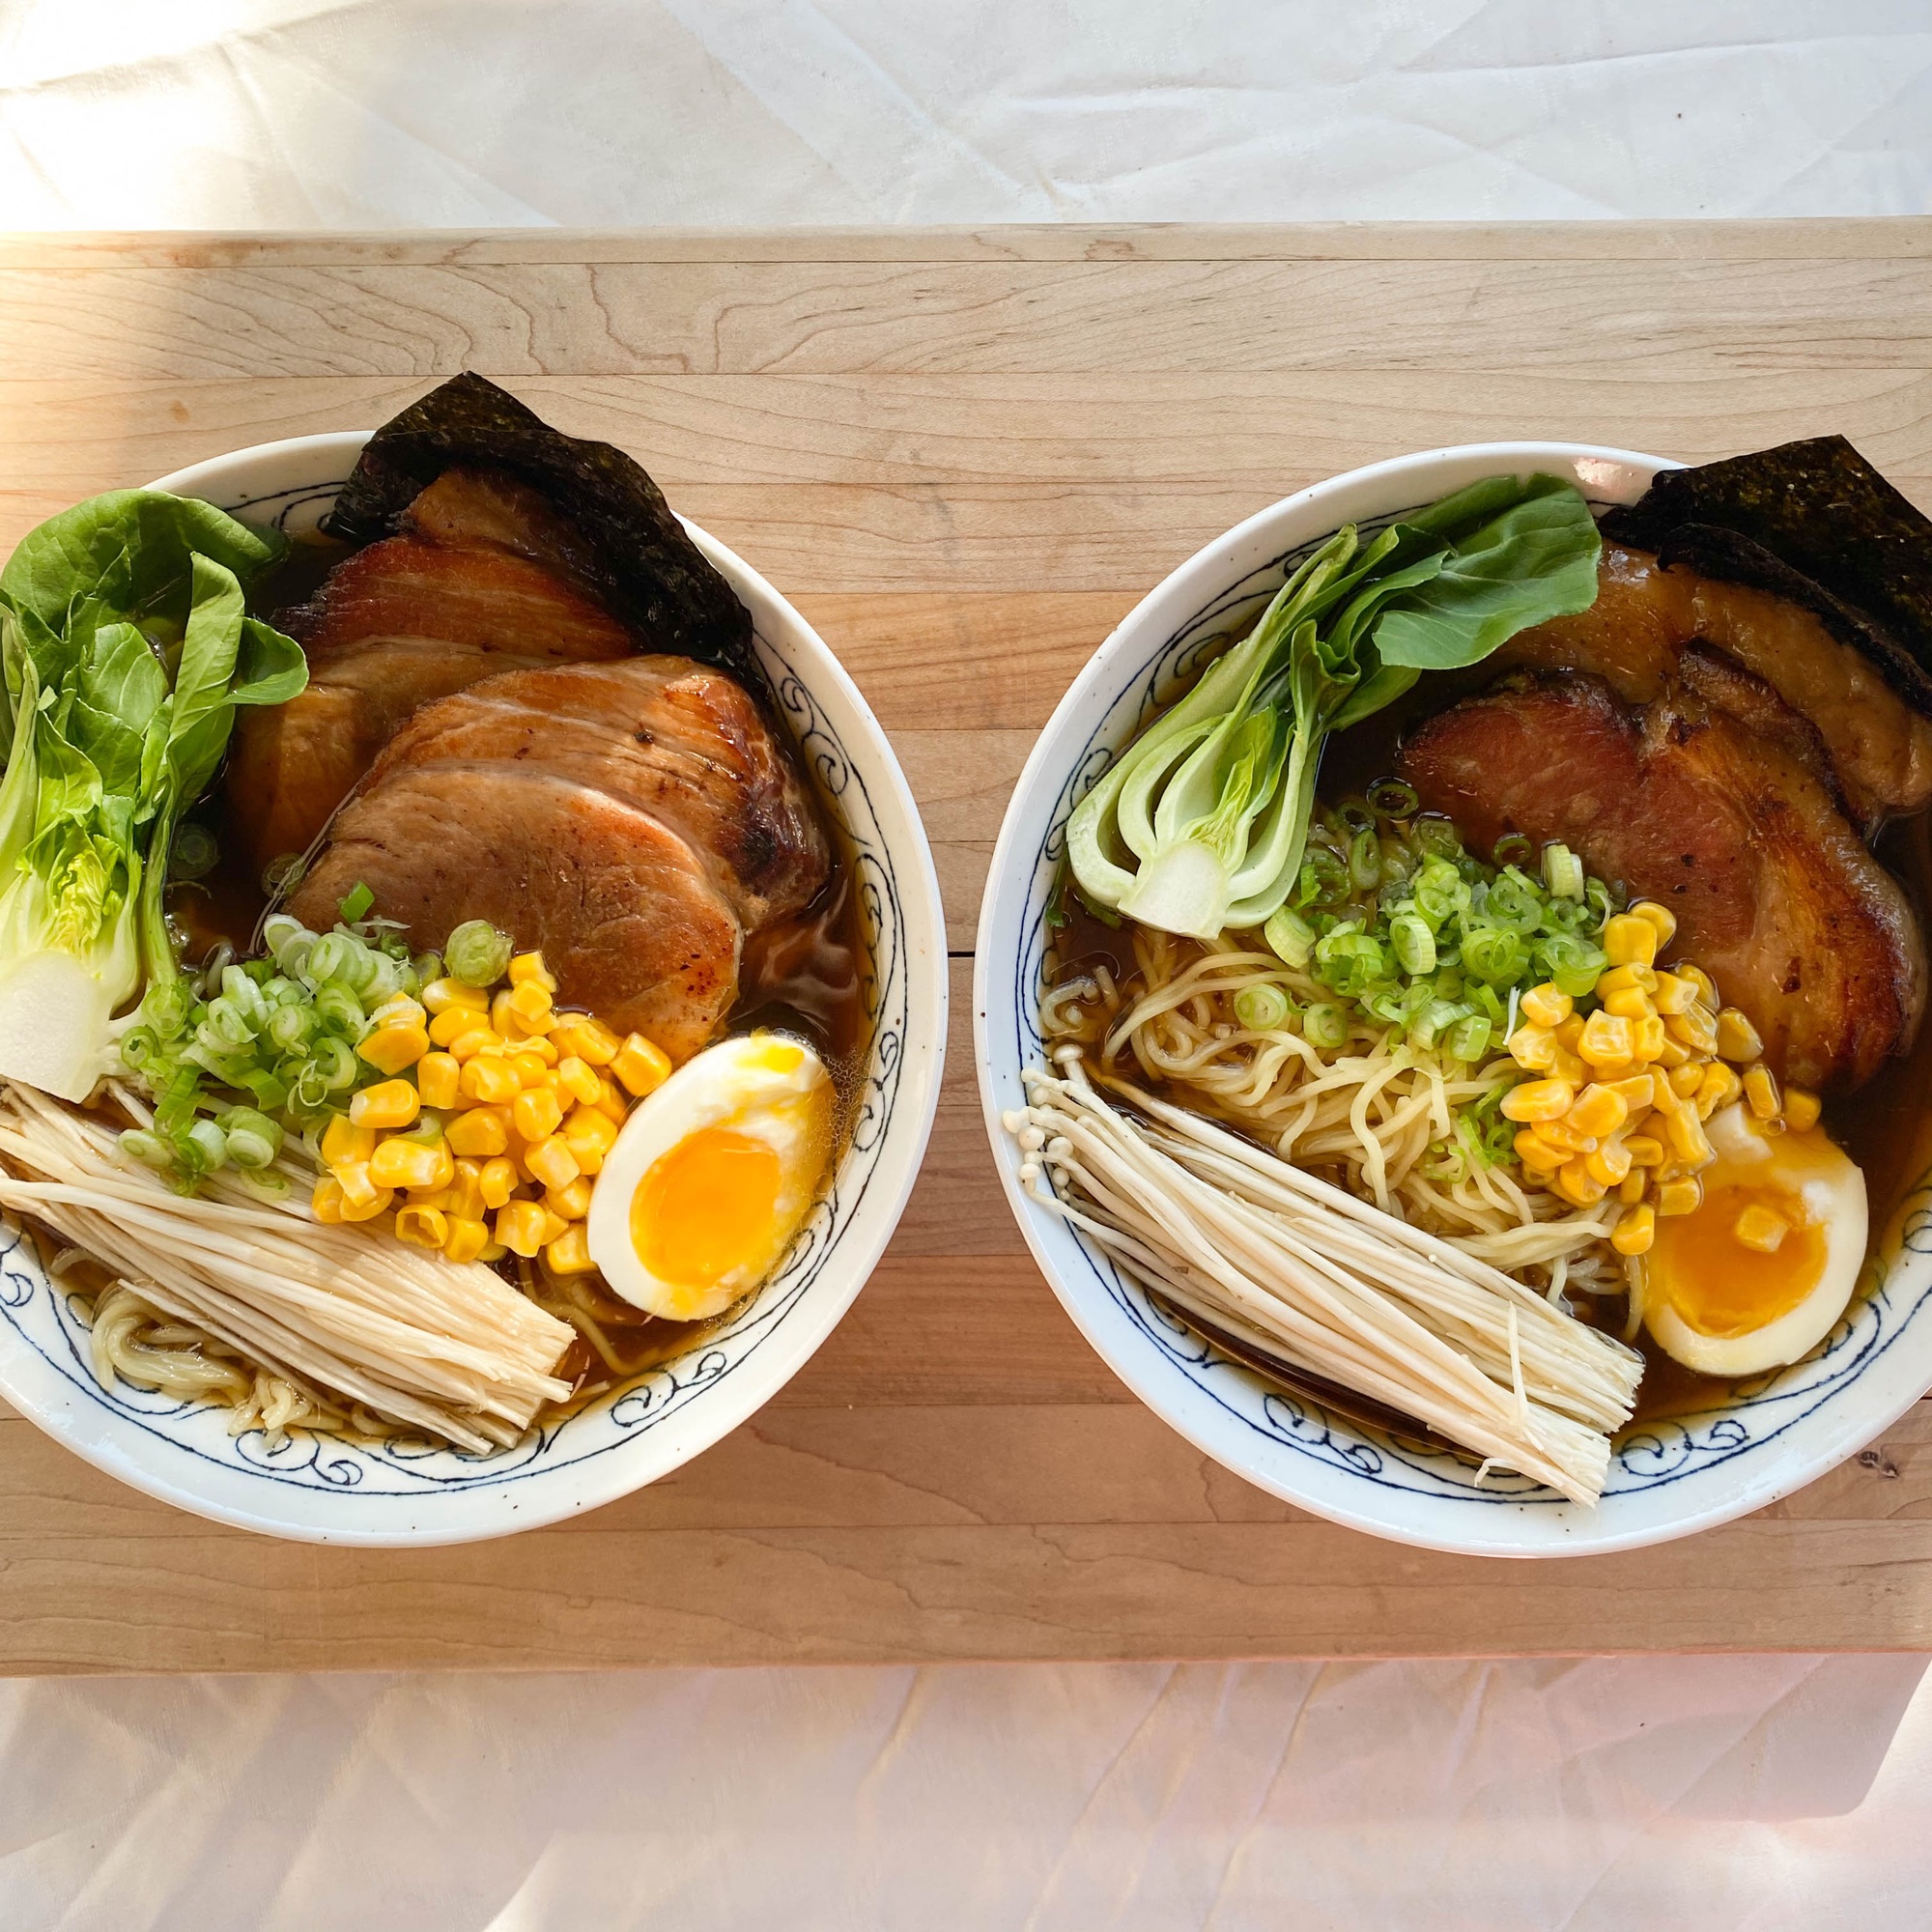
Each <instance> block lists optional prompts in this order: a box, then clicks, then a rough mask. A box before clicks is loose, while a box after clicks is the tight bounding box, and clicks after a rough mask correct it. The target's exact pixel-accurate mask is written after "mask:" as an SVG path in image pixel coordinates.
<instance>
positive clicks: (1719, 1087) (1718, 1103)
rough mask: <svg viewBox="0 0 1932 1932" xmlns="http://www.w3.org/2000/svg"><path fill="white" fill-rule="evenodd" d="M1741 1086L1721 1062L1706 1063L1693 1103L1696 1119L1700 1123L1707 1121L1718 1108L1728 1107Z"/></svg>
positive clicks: (1739, 1081) (1734, 1074)
mask: <svg viewBox="0 0 1932 1932" xmlns="http://www.w3.org/2000/svg"><path fill="white" fill-rule="evenodd" d="M1743 1085H1744V1082H1743V1081H1741V1080H1740V1079H1739V1078H1738V1076H1737V1074H1736V1073H1735V1072H1733V1071H1732V1069H1731V1068H1730V1067H1728V1066H1726V1065H1724V1063H1723V1062H1722V1061H1721V1060H1710V1061H1706V1062H1705V1063H1704V1077H1703V1079H1702V1080H1701V1081H1700V1082H1699V1083H1698V1086H1697V1095H1696V1099H1695V1101H1694V1102H1693V1104H1694V1105H1695V1107H1696V1109H1697V1118H1698V1119H1699V1120H1700V1121H1708V1120H1709V1119H1710V1118H1711V1116H1712V1115H1713V1114H1715V1113H1716V1112H1717V1111H1718V1109H1719V1107H1728V1106H1729V1105H1730V1104H1731V1102H1732V1101H1733V1100H1735V1099H1736V1098H1737V1097H1738V1092H1739V1090H1740V1089H1741V1088H1742V1087H1743Z"/></svg>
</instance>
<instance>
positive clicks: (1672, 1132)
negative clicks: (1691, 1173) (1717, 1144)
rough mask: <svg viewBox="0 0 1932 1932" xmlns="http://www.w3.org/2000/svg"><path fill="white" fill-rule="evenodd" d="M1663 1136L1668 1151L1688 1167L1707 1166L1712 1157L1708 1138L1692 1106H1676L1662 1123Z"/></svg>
mask: <svg viewBox="0 0 1932 1932" xmlns="http://www.w3.org/2000/svg"><path fill="white" fill-rule="evenodd" d="M1663 1138H1664V1141H1665V1143H1666V1144H1667V1145H1668V1147H1669V1149H1670V1151H1671V1152H1672V1153H1674V1154H1675V1155H1676V1156H1677V1158H1678V1159H1679V1160H1681V1161H1683V1162H1684V1163H1685V1164H1686V1165H1687V1166H1689V1167H1705V1166H1708V1165H1709V1163H1710V1161H1711V1160H1712V1158H1713V1155H1712V1150H1711V1142H1710V1138H1709V1136H1708V1135H1707V1134H1706V1133H1705V1132H1704V1123H1703V1122H1702V1121H1700V1120H1699V1119H1698V1118H1697V1115H1696V1111H1695V1109H1694V1108H1690V1107H1680V1108H1678V1110H1677V1111H1676V1113H1674V1114H1672V1115H1671V1116H1670V1117H1669V1118H1668V1119H1667V1120H1666V1121H1665V1122H1664V1123H1663Z"/></svg>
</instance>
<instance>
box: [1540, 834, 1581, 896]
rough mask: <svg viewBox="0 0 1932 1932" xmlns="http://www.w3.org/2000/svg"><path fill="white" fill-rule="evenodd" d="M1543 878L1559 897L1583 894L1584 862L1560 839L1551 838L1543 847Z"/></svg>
mask: <svg viewBox="0 0 1932 1932" xmlns="http://www.w3.org/2000/svg"><path fill="white" fill-rule="evenodd" d="M1543 878H1544V883H1545V884H1546V885H1548V888H1549V890H1550V891H1551V892H1552V893H1553V894H1555V895H1556V896H1557V897H1558V898H1559V899H1580V898H1581V897H1582V896H1583V862H1582V860H1580V859H1579V858H1577V855H1576V853H1574V852H1573V851H1571V849H1570V848H1569V846H1567V845H1565V844H1563V843H1561V842H1560V841H1559V840H1556V839H1551V840H1550V842H1549V843H1548V845H1546V846H1545V847H1544V848H1543Z"/></svg>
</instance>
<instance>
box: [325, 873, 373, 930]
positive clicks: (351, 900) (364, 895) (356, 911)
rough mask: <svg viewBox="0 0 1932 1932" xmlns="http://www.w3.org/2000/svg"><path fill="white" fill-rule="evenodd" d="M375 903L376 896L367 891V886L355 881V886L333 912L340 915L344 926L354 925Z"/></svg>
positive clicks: (358, 880)
mask: <svg viewBox="0 0 1932 1932" xmlns="http://www.w3.org/2000/svg"><path fill="white" fill-rule="evenodd" d="M375 903H376V895H375V894H374V893H372V892H371V891H370V890H369V888H368V886H367V885H366V884H364V882H363V881H362V880H360V879H357V880H356V881H355V885H354V886H353V887H352V888H351V890H350V892H349V894H348V895H347V897H345V898H344V899H343V900H342V901H341V902H340V903H339V904H338V905H337V906H336V908H335V910H336V911H337V912H338V913H340V914H341V915H342V923H343V924H344V925H354V924H355V922H356V921H357V920H358V919H361V918H363V917H364V916H365V915H366V914H367V912H368V910H369V908H370V907H371V906H373V905H374V904H375Z"/></svg>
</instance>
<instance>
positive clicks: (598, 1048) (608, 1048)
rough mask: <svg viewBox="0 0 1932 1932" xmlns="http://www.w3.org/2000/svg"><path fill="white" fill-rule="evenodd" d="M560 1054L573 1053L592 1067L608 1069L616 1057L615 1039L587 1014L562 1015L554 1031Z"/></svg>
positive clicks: (616, 1046) (600, 1021)
mask: <svg viewBox="0 0 1932 1932" xmlns="http://www.w3.org/2000/svg"><path fill="white" fill-rule="evenodd" d="M554 1037H555V1039H556V1046H557V1051H558V1052H559V1053H574V1054H576V1056H577V1057H578V1059H580V1060H587V1061H588V1062H589V1063H590V1065H592V1066H609V1065H610V1064H611V1062H612V1061H613V1060H615V1059H616V1057H617V1048H618V1045H619V1044H620V1042H619V1040H618V1038H617V1036H616V1035H615V1034H614V1033H612V1032H611V1029H610V1028H609V1027H607V1026H606V1025H605V1024H604V1022H603V1021H602V1020H598V1019H593V1018H592V1017H591V1016H590V1015H589V1014H588V1013H565V1014H564V1015H563V1016H562V1017H561V1018H560V1019H559V1020H558V1021H557V1024H556V1026H555V1028H554Z"/></svg>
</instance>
